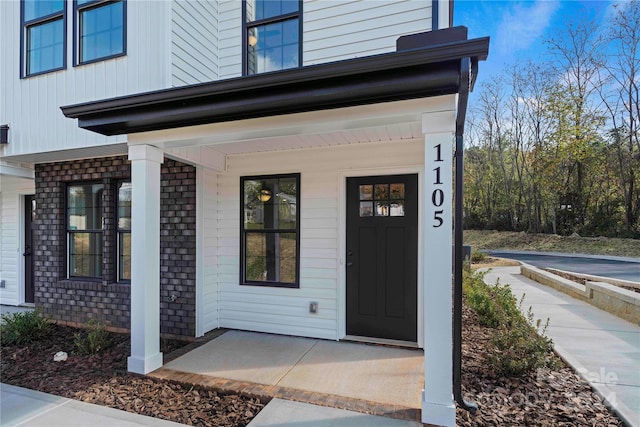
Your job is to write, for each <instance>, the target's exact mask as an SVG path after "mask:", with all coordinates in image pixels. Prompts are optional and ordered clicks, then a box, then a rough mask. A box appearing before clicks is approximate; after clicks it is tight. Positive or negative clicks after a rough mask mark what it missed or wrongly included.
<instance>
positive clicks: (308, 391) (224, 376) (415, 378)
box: [150, 331, 424, 421]
mask: <svg viewBox="0 0 640 427" xmlns="http://www.w3.org/2000/svg"><path fill="white" fill-rule="evenodd" d="M150 376H153V377H156V378H164V379H170V380H174V381H179V382H183V383H189V384H198V385H203V386H209V387H217V388H220V389H224V390H230V391H233V392H243V393H247V394H250V395H255V396H259V397H275V398H282V399H287V400H294V401H300V402H306V403H313V404H316V405H321V406H330V407H334V408H340V409H348V410H352V411H358V412H364V413H368V414H373V415H381V416H386V417H392V418H398V419H403V420H410V421H419V420H420V407H421V393H422V388H423V379H424V353H423V351H422V350H418V349H403V348H394V347H387V346H380V345H371V344H361V343H351V342H335V341H326V340H318V339H310V338H300V337H290V336H282V335H273V334H263V333H254V332H244V331H227V332H226V333H223V334H222V335H220V336H218V337H217V338H215V339H213V340H211V341H209V342H207V343H206V344H204V345H201V346H200V347H198V348H196V349H194V350H192V351H190V352H188V353H186V354H184V355H183V356H180V357H178V358H176V359H175V360H173V361H171V362H169V363H167V364H165V365H164V366H163V367H162V368H161V369H158V370H157V371H154V372H152V373H151V374H150Z"/></svg>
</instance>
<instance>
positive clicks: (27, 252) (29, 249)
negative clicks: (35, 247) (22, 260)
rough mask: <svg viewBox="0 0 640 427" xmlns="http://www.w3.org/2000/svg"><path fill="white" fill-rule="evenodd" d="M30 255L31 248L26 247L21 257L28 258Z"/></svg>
mask: <svg viewBox="0 0 640 427" xmlns="http://www.w3.org/2000/svg"><path fill="white" fill-rule="evenodd" d="M30 255H31V246H27V247H26V248H25V249H24V253H23V254H22V256H30Z"/></svg>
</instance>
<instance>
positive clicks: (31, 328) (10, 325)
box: [0, 310, 51, 345]
mask: <svg viewBox="0 0 640 427" xmlns="http://www.w3.org/2000/svg"><path fill="white" fill-rule="evenodd" d="M50 331H51V324H50V323H49V321H48V319H46V318H45V317H43V316H41V315H40V312H39V311H37V310H32V311H25V312H22V313H8V314H3V315H2V316H0V342H1V343H2V344H3V345H12V344H16V345H22V344H27V343H30V342H33V341H37V340H40V339H42V338H44V337H46V336H47V335H48V334H49V332H50Z"/></svg>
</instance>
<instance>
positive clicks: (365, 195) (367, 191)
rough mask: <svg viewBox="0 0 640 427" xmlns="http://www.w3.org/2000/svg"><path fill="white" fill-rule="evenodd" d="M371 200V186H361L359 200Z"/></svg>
mask: <svg viewBox="0 0 640 427" xmlns="http://www.w3.org/2000/svg"><path fill="white" fill-rule="evenodd" d="M372 199H373V185H361V186H360V200H372Z"/></svg>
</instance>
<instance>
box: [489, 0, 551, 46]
mask: <svg viewBox="0 0 640 427" xmlns="http://www.w3.org/2000/svg"><path fill="white" fill-rule="evenodd" d="M507 4H509V5H511V7H510V8H509V9H508V10H507V11H505V13H504V14H503V15H502V21H501V22H500V23H499V25H498V31H497V33H496V35H495V38H496V40H495V41H494V46H495V48H496V49H497V51H498V54H502V55H505V54H515V53H517V52H518V51H523V50H527V49H529V48H530V47H531V46H532V45H533V44H536V43H540V42H541V40H542V38H541V37H542V36H543V35H544V34H545V31H546V30H547V29H548V27H549V25H550V23H551V20H552V19H553V15H554V13H555V12H556V11H557V10H558V9H560V6H561V4H560V1H557V0H536V1H533V2H517V3H516V2H508V3H507Z"/></svg>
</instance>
